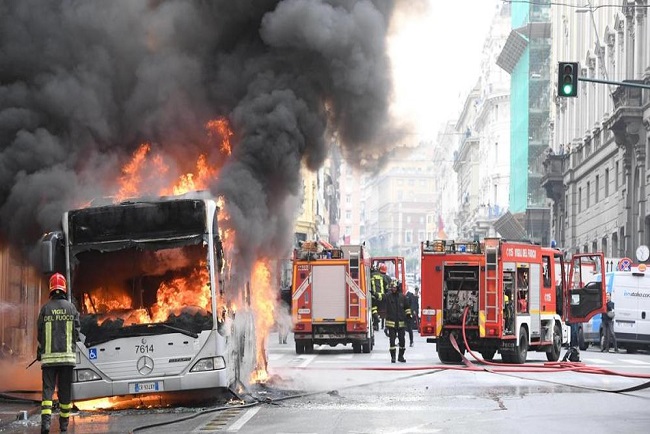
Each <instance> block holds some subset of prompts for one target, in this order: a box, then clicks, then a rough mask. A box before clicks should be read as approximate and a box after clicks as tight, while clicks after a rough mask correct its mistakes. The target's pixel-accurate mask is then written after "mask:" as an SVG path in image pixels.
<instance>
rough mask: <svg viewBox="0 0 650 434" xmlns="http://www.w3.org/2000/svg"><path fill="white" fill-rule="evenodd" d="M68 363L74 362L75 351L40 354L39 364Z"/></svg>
mask: <svg viewBox="0 0 650 434" xmlns="http://www.w3.org/2000/svg"><path fill="white" fill-rule="evenodd" d="M50 363H51V364H54V363H68V364H73V365H74V364H76V363H77V356H76V355H75V353H45V354H43V355H42V356H41V364H43V365H47V364H50Z"/></svg>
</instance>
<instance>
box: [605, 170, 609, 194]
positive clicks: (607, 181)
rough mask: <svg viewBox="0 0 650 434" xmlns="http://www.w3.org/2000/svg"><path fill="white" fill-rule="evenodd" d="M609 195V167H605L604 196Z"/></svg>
mask: <svg viewBox="0 0 650 434" xmlns="http://www.w3.org/2000/svg"><path fill="white" fill-rule="evenodd" d="M608 196H609V169H605V197H608Z"/></svg>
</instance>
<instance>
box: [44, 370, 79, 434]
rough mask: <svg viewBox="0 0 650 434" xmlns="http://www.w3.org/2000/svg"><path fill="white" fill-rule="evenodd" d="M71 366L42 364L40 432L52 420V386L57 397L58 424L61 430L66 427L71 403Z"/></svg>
mask: <svg viewBox="0 0 650 434" xmlns="http://www.w3.org/2000/svg"><path fill="white" fill-rule="evenodd" d="M72 369H73V367H72V366H44V367H43V368H42V370H43V400H42V401H41V432H48V430H49V427H50V424H51V420H52V396H53V395H54V388H55V387H56V389H57V394H58V397H59V409H60V412H59V426H60V428H61V431H65V430H67V428H68V420H69V417H70V411H71V410H72V404H71V402H70V401H71V391H72V390H71V389H72ZM46 427H47V428H46Z"/></svg>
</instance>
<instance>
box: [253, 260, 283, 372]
mask: <svg viewBox="0 0 650 434" xmlns="http://www.w3.org/2000/svg"><path fill="white" fill-rule="evenodd" d="M252 274H253V275H252V277H251V303H252V307H253V310H254V311H255V332H256V336H257V360H256V362H257V364H256V367H255V371H253V373H252V374H251V382H264V381H266V380H267V379H268V378H269V375H268V372H267V359H266V338H267V337H268V335H269V333H270V331H271V328H272V327H273V325H274V323H275V315H274V314H275V310H276V309H277V295H276V293H275V290H274V288H273V285H272V283H271V282H272V281H271V272H270V265H269V263H268V262H266V261H264V260H260V261H258V262H257V263H256V264H255V266H254V268H253V273H252Z"/></svg>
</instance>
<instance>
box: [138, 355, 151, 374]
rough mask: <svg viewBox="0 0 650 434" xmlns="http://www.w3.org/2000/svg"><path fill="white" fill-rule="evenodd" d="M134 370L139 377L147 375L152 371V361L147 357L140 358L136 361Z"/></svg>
mask: <svg viewBox="0 0 650 434" xmlns="http://www.w3.org/2000/svg"><path fill="white" fill-rule="evenodd" d="M136 368H137V369H138V372H139V373H140V375H149V374H151V371H153V359H152V358H151V357H149V356H142V357H140V358H139V359H138V363H137V364H136Z"/></svg>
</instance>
